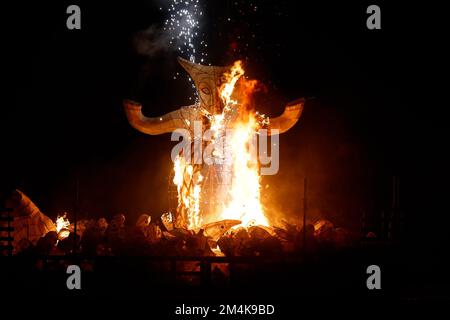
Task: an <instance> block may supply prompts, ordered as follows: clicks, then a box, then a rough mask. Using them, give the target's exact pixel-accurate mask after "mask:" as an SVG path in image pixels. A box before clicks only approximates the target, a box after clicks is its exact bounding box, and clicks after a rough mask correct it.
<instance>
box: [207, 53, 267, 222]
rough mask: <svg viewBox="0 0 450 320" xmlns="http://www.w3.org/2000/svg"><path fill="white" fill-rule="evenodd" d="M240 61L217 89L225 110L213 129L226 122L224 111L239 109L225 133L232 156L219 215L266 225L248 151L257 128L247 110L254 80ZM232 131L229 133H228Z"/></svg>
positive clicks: (255, 171)
mask: <svg viewBox="0 0 450 320" xmlns="http://www.w3.org/2000/svg"><path fill="white" fill-rule="evenodd" d="M244 73H245V72H244V69H243V68H242V63H241V61H236V62H235V63H234V65H233V66H232V68H231V70H230V72H229V73H226V74H225V79H226V82H225V83H224V84H223V85H222V86H221V88H220V97H221V99H222V102H223V105H224V109H223V112H222V114H221V115H219V116H217V117H215V118H214V119H215V120H216V122H217V123H214V121H213V124H212V125H211V127H212V128H220V127H221V126H222V128H221V129H222V130H224V129H225V128H223V127H224V126H225V125H226V124H224V121H223V119H224V118H225V117H226V113H227V112H229V111H230V110H232V109H233V108H238V118H237V120H236V121H235V123H234V125H233V126H232V129H233V130H231V131H229V132H228V133H227V135H228V136H227V139H228V141H227V147H228V148H229V149H228V152H229V153H230V156H231V170H230V174H231V185H230V188H229V189H228V190H227V193H228V194H227V197H226V198H227V199H229V200H228V201H227V203H225V206H224V208H223V209H222V211H221V212H220V214H219V217H220V219H237V220H241V221H242V225H243V226H250V225H263V226H269V221H268V220H267V218H266V216H265V214H264V210H263V206H262V204H261V185H260V180H261V177H260V173H259V165H258V162H257V160H256V159H254V157H253V155H252V150H251V143H252V139H253V138H254V137H255V132H256V131H257V130H258V126H259V124H258V121H257V120H256V117H255V113H253V112H252V111H250V110H249V105H250V103H249V101H250V95H251V94H252V93H253V91H254V90H255V88H256V85H257V81H256V80H247V79H245V78H244V77H242V76H243V75H244ZM238 80H240V81H239V89H240V90H239V92H238V94H237V97H234V99H233V98H232V97H233V94H234V93H235V88H236V84H237V83H238ZM230 134H231V136H229V135H230Z"/></svg>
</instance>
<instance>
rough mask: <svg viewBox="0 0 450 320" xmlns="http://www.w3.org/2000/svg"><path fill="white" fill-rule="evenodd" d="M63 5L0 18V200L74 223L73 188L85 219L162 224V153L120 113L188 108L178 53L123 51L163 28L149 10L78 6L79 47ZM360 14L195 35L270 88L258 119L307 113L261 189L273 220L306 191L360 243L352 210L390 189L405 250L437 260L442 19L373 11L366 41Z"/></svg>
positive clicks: (207, 21)
mask: <svg viewBox="0 0 450 320" xmlns="http://www.w3.org/2000/svg"><path fill="white" fill-rule="evenodd" d="M204 2H206V1H204ZM235 2H236V3H235ZM69 4H72V3H68V2H61V3H56V2H55V3H51V2H45V3H44V2H35V1H34V2H31V1H29V2H20V3H19V2H17V3H14V4H12V3H9V4H6V3H5V4H2V13H3V14H2V23H3V24H4V27H3V28H2V31H3V33H4V36H3V38H2V51H3V52H6V53H7V58H5V60H4V63H5V67H4V70H6V79H5V80H6V84H5V85H4V86H3V88H4V89H6V92H5V94H4V97H5V100H4V104H3V105H2V107H1V111H0V112H1V123H2V125H1V148H2V166H1V172H2V187H3V189H4V190H8V189H10V188H19V189H21V190H22V191H24V192H25V193H26V194H27V195H29V196H30V198H31V199H32V200H33V201H34V202H35V203H36V204H37V205H38V206H39V207H40V208H41V210H42V211H43V212H45V213H46V214H47V215H49V216H50V217H52V218H53V217H55V216H56V214H57V213H58V212H61V211H69V217H70V212H73V210H74V205H75V198H76V196H75V194H76V184H77V183H76V181H78V184H79V207H80V212H81V215H82V216H83V217H85V218H98V217H101V216H106V217H110V216H111V215H113V214H115V213H117V212H125V213H127V217H128V218H129V222H130V223H133V221H134V220H135V219H136V218H137V216H138V215H139V214H140V213H143V212H146V213H151V214H152V215H158V214H160V213H162V212H164V211H165V210H166V208H167V205H168V204H167V186H168V183H167V177H168V175H169V172H170V168H171V163H170V148H171V146H172V145H173V143H172V142H170V138H169V135H163V136H145V135H143V134H141V133H139V132H137V131H136V130H134V129H133V128H131V126H130V125H129V124H128V123H127V121H126V117H125V114H124V112H123V109H122V100H123V99H124V98H133V99H136V100H138V101H141V102H142V103H143V104H144V113H145V114H146V115H148V116H158V115H161V114H163V113H166V112H168V111H171V110H174V109H176V108H177V107H178V106H180V105H187V104H190V103H191V100H189V97H191V96H192V89H191V88H190V86H189V83H188V82H187V78H185V77H184V75H183V74H182V73H183V72H184V71H183V70H182V69H181V67H180V66H178V65H177V63H176V59H175V58H176V56H177V53H176V52H174V51H171V50H166V51H161V52H159V53H157V54H156V55H155V56H154V57H152V58H151V59H149V58H147V57H142V56H139V55H137V54H136V52H135V50H134V48H133V45H132V39H133V36H134V35H135V34H136V33H137V32H139V31H141V30H144V29H146V28H148V27H149V26H150V25H156V26H161V25H162V23H163V21H164V19H165V12H164V11H161V10H159V7H160V6H161V2H152V1H139V2H138V1H137V2H133V3H132V2H129V1H123V2H115V3H111V2H106V1H105V2H96V3H93V2H88V1H77V2H76V4H78V5H80V7H81V11H82V29H81V30H79V31H77V30H68V29H67V28H66V18H67V14H66V13H65V12H66V8H67V6H68V5H69ZM369 4H372V2H370V3H369V2H349V1H346V2H334V3H326V2H322V1H319V2H318V1H314V2H312V3H308V2H306V1H252V2H248V1H208V3H207V4H205V5H204V12H205V14H204V20H203V21H202V29H201V30H202V32H203V33H204V35H205V39H206V41H207V43H208V45H209V50H208V54H209V57H208V62H211V63H212V64H214V65H225V64H229V63H231V62H233V61H234V60H236V59H244V62H245V66H246V70H247V74H248V75H249V77H250V78H255V79H258V80H260V81H261V82H263V83H264V84H265V85H266V86H267V88H268V93H267V94H266V95H264V96H263V97H261V98H260V104H259V105H258V109H260V110H261V111H263V112H265V113H267V114H269V115H270V116H276V115H278V114H280V113H281V112H282V110H283V106H284V104H285V103H287V102H288V101H291V100H294V99H297V98H299V97H315V99H313V100H311V101H310V102H309V103H308V104H307V106H306V109H305V111H304V114H303V116H302V118H301V119H300V121H299V123H298V124H297V125H296V126H295V127H294V128H293V129H291V130H290V131H289V132H288V133H286V134H284V135H283V136H282V137H281V143H280V144H281V164H280V172H279V174H278V175H277V176H274V177H268V178H264V179H266V180H264V182H263V184H264V185H265V184H266V183H268V184H269V185H270V187H269V190H271V192H268V195H265V198H267V201H269V202H270V203H272V206H273V207H274V209H273V210H274V211H276V212H281V214H282V215H284V216H287V217H289V216H291V217H292V216H295V215H296V214H299V212H301V196H302V193H303V190H302V185H303V181H302V179H303V177H304V176H306V177H308V179H309V182H310V188H311V190H310V192H309V196H310V199H309V208H310V209H311V212H312V214H315V215H317V217H319V216H324V217H326V218H329V219H330V220H332V221H333V222H334V223H336V224H338V225H342V226H345V227H348V228H353V229H357V228H358V224H359V217H360V213H361V209H367V210H368V211H373V212H379V210H380V209H382V208H387V207H389V205H390V192H391V191H390V186H391V178H392V176H393V175H396V176H399V177H400V178H401V207H402V209H403V211H404V212H405V214H406V228H407V230H408V237H409V238H408V240H409V241H411V243H413V244H414V245H417V246H418V247H420V246H421V245H423V246H424V247H425V244H426V243H433V244H434V245H437V247H441V246H443V244H444V243H445V241H446V240H447V239H448V231H447V229H448V227H447V224H446V222H447V221H448V217H447V216H448V212H447V211H448V210H447V209H446V207H444V204H445V202H446V198H447V192H446V189H447V187H446V186H447V180H446V178H445V177H446V175H445V174H446V171H447V162H446V161H445V160H444V154H445V152H446V148H447V145H448V143H447V139H446V135H445V134H446V118H445V112H444V111H445V109H446V107H447V106H446V100H445V99H441V97H440V95H441V94H443V93H445V92H446V91H445V90H444V88H443V87H444V85H446V84H447V83H448V81H447V79H446V73H445V71H444V70H445V65H444V64H443V62H442V60H441V58H443V57H445V51H444V49H443V48H444V46H445V41H446V33H445V32H444V28H443V27H444V21H445V20H443V19H442V17H441V14H440V13H441V12H442V10H443V8H441V7H439V6H438V5H432V4H427V5H425V4H420V5H419V4H417V5H416V4H411V2H405V3H396V4H393V3H392V2H389V3H384V2H377V4H378V5H380V7H381V10H382V29H381V30H368V29H367V28H366V17H367V14H366V13H365V10H366V8H367V6H368V5H369ZM254 6H257V7H258V8H257V10H256V11H254V10H252V8H253V7H254ZM239 10H241V12H239ZM228 18H230V21H228ZM238 36H239V38H238ZM233 49H236V50H233ZM177 72H179V73H180V74H181V76H179V77H178V79H176V80H174V79H173V76H174V74H176V73H177ZM441 79H442V80H441ZM439 250H440V249H439ZM424 251H427V250H426V249H424ZM433 255H434V253H431V256H432V257H437V256H433Z"/></svg>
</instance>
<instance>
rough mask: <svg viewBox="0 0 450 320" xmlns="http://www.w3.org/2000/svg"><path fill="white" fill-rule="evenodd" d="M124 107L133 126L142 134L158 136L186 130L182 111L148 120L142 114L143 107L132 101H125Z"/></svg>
mask: <svg viewBox="0 0 450 320" xmlns="http://www.w3.org/2000/svg"><path fill="white" fill-rule="evenodd" d="M123 106H124V109H125V113H126V115H127V118H128V122H129V123H130V124H131V126H132V127H133V128H135V129H137V130H139V131H140V132H142V133H145V134H150V135H158V134H163V133H169V132H173V131H174V130H176V129H179V128H184V127H185V126H186V124H185V123H184V121H183V117H182V115H181V110H180V109H178V110H175V111H172V112H169V113H167V114H165V115H163V116H162V117H156V118H148V117H146V116H144V115H143V114H142V105H141V104H140V103H138V102H135V101H131V100H124V102H123Z"/></svg>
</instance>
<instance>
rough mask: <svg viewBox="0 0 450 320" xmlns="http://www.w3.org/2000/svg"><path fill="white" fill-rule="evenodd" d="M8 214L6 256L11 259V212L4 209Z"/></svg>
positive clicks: (12, 244) (12, 248)
mask: <svg viewBox="0 0 450 320" xmlns="http://www.w3.org/2000/svg"><path fill="white" fill-rule="evenodd" d="M6 212H7V214H8V256H10V257H12V255H13V251H14V243H13V236H12V228H13V226H12V225H11V221H13V219H14V218H13V216H12V215H11V212H12V210H9V209H6Z"/></svg>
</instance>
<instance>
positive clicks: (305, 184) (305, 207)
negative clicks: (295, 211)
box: [303, 177, 308, 252]
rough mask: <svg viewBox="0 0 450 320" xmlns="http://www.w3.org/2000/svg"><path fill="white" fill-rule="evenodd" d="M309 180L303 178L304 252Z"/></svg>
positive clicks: (304, 249)
mask: <svg viewBox="0 0 450 320" xmlns="http://www.w3.org/2000/svg"><path fill="white" fill-rule="evenodd" d="M307 186H308V184H307V180H306V177H304V178H303V251H304V252H306V211H307V204H308V203H307V201H306V190H307Z"/></svg>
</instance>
